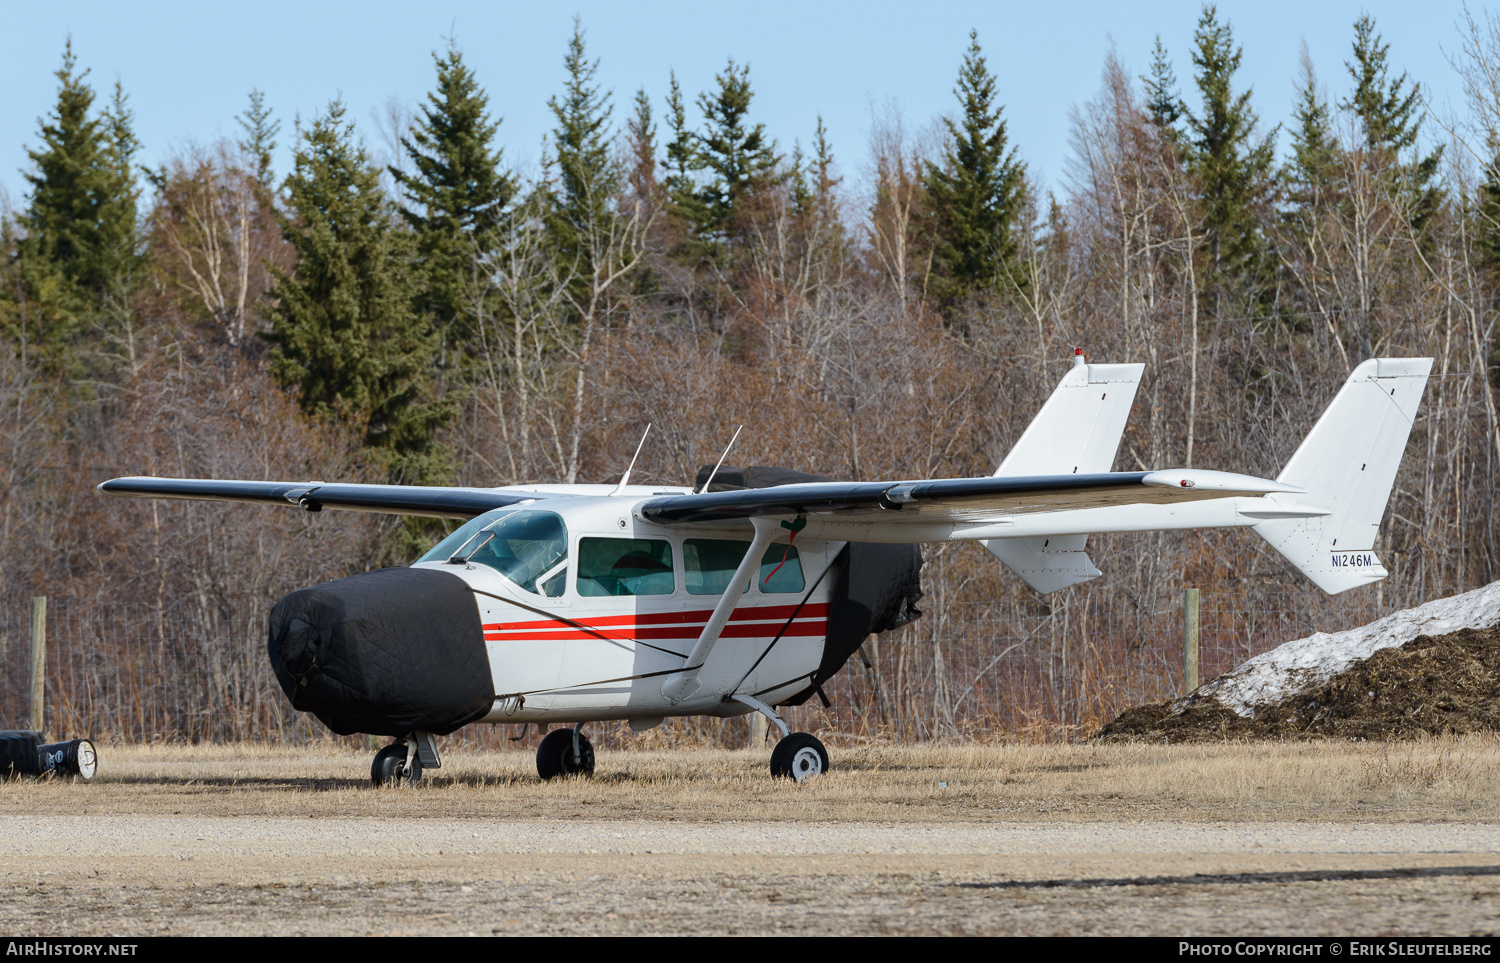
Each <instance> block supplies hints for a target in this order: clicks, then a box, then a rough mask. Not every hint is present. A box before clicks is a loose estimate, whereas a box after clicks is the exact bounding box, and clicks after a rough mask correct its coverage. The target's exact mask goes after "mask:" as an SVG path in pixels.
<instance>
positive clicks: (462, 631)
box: [99, 350, 1432, 784]
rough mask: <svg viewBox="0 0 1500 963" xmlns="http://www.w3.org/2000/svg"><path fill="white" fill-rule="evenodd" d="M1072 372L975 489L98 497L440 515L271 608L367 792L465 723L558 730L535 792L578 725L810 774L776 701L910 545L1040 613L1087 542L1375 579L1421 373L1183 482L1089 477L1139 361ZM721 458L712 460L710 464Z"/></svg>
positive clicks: (300, 676) (110, 488)
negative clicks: (1130, 538)
mask: <svg viewBox="0 0 1500 963" xmlns="http://www.w3.org/2000/svg"><path fill="white" fill-rule="evenodd" d="M1078 355H1079V356H1078V357H1077V358H1076V359H1075V364H1074V367H1073V368H1072V369H1071V370H1070V371H1069V372H1068V373H1067V375H1066V376H1065V377H1064V378H1063V379H1062V382H1061V383H1060V384H1059V385H1058V387H1057V389H1056V391H1054V392H1053V394H1052V396H1051V397H1050V398H1049V399H1048V401H1047V403H1046V404H1045V405H1044V406H1043V407H1042V410H1041V411H1040V412H1039V413H1038V415H1037V417H1036V419H1035V420H1034V421H1033V422H1032V423H1031V425H1030V426H1029V427H1028V428H1027V429H1026V431H1025V433H1023V434H1022V436H1021V438H1020V440H1019V441H1018V442H1017V443H1016V445H1015V448H1014V449H1012V450H1011V452H1010V453H1009V455H1007V456H1006V458H1005V460H1004V461H1003V462H1002V463H1001V465H1000V467H999V469H998V470H996V472H995V474H994V475H993V476H991V477H988V478H945V479H934V480H926V481H920V480H919V481H889V482H838V481H830V480H828V479H825V478H821V477H819V476H814V475H804V474H801V473H799V472H792V471H787V470H783V469H775V468H748V469H744V470H740V469H732V468H729V469H716V470H715V471H716V472H717V473H716V474H715V473H714V472H710V471H708V470H705V471H704V472H703V473H702V474H700V476H699V480H698V484H697V485H695V486H694V487H693V488H670V487H663V486H641V485H630V484H628V481H629V476H630V472H629V470H628V469H627V471H626V472H625V477H624V478H622V479H621V481H620V483H619V484H618V485H614V486H610V485H513V486H508V487H504V488H435V487H411V486H400V485H341V484H327V483H324V482H264V481H214V480H192V479H168V478H146V477H136V478H116V479H112V480H110V481H107V482H104V483H103V484H101V485H100V486H99V489H100V490H101V491H104V492H108V493H110V494H115V495H126V496H130V497H136V498H182V499H209V500H217V501H234V502H258V503H265V504H279V505H290V506H300V507H301V508H303V509H305V510H307V511H314V512H316V511H321V510H323V509H325V508H327V509H337V510H345V511H369V512H389V513H396V514H408V515H426V516H434V517H438V518H455V519H462V520H463V521H464V524H463V525H461V526H460V527H459V528H458V529H457V530H456V531H454V532H453V533H452V534H451V535H449V536H448V537H447V538H445V539H443V540H442V541H441V542H439V543H438V544H437V545H436V546H435V547H434V548H433V549H432V550H431V551H430V552H428V553H427V554H426V555H424V556H422V558H421V559H419V560H418V561H417V562H416V563H415V564H413V565H412V566H411V567H410V568H393V569H381V570H378V571H373V572H366V573H364V574H362V575H355V576H352V577H350V578H345V579H340V580H338V581H333V582H326V583H323V584H321V585H317V586H314V587H312V588H308V589H303V590H301V591H298V592H293V593H292V594H291V595H288V596H286V597H285V598H283V599H282V600H281V601H280V602H278V603H277V604H276V606H275V608H274V609H273V611H272V613H271V618H270V632H269V640H268V642H269V650H270V658H271V666H272V668H273V670H274V671H275V673H276V677H277V679H278V681H279V682H280V684H281V686H282V688H283V689H284V690H285V692H286V694H287V697H288V698H289V699H290V700H291V703H292V705H293V707H295V708H296V709H299V710H301V711H304V712H311V713H313V714H314V715H316V716H317V717H318V718H319V719H320V720H322V722H323V723H324V724H325V725H327V726H328V727H329V728H330V729H332V730H333V731H334V732H337V733H340V734H345V735H347V734H352V733H358V732H363V733H370V734H375V735H388V736H393V737H395V741H394V742H393V743H392V744H391V745H388V746H386V747H385V748H384V749H382V750H380V752H379V753H378V754H377V755H376V757H375V760H374V763H373V765H372V767H371V775H372V778H373V779H374V781H375V782H376V783H377V784H384V783H388V782H399V781H405V782H415V781H416V780H417V779H419V778H420V777H421V773H422V770H423V769H424V768H433V767H436V766H440V765H441V760H440V758H439V755H438V752H437V745H436V742H435V739H434V737H435V736H438V735H446V734H448V733H451V732H453V731H455V730H457V729H458V728H460V727H462V726H464V725H467V724H469V723H472V722H490V723H528V722H535V723H537V725H538V729H539V730H540V731H543V732H545V731H546V729H547V728H548V727H549V726H551V725H552V724H554V723H568V724H571V725H572V728H565V729H558V730H555V731H553V732H551V733H549V734H547V735H546V737H545V738H544V739H543V740H542V742H541V745H540V746H539V748H538V750H537V771H538V773H539V774H540V775H541V776H542V778H544V779H546V778H551V777H553V776H556V775H560V774H566V773H589V772H592V771H593V768H594V752H593V749H592V747H591V746H590V745H589V742H588V740H587V739H585V738H584V737H583V735H582V732H581V731H580V730H581V728H582V726H581V724H582V723H586V722H593V721H599V720H618V719H624V720H628V721H629V723H630V726H631V728H633V729H635V730H638V731H639V730H644V729H649V728H651V727H653V726H655V725H658V724H660V723H661V721H662V720H663V719H664V718H665V717H667V716H682V715H712V716H737V715H743V714H746V713H749V712H759V713H761V714H762V715H764V716H766V718H767V719H769V720H770V721H771V723H772V724H774V725H775V726H776V727H777V728H778V729H779V730H780V732H781V739H780V741H779V742H778V743H777V745H776V746H775V749H774V750H773V752H772V754H771V772H772V773H773V774H774V775H778V776H783V775H784V776H791V777H793V778H795V779H799V780H800V779H803V778H805V777H808V776H812V775H817V774H819V773H821V772H824V771H826V770H827V769H828V765H829V763H828V753H827V750H826V749H825V748H824V746H823V745H822V743H821V742H819V741H818V740H817V739H816V738H814V737H813V736H812V735H809V734H807V733H800V732H798V733H792V732H789V731H788V729H787V726H786V724H785V723H784V722H783V721H782V719H781V717H780V716H779V715H778V714H777V713H776V710H775V708H774V707H775V706H778V705H795V704H800V703H801V702H803V701H805V700H806V699H807V698H808V697H809V696H811V695H812V694H818V695H819V696H821V695H822V689H821V686H822V684H823V682H824V681H825V680H827V679H828V678H829V677H831V676H832V675H833V674H834V673H835V672H837V671H838V670H839V669H840V668H841V667H842V666H843V664H844V662H845V661H846V660H847V659H848V658H849V656H850V655H851V654H852V653H853V652H854V651H855V649H857V648H858V647H859V645H860V644H861V643H862V642H863V641H864V639H865V637H866V636H867V635H869V634H870V633H872V632H881V631H886V630H889V629H892V628H895V627H897V626H900V625H904V624H906V623H907V622H910V621H912V620H913V619H915V618H917V617H918V615H919V614H920V613H919V612H918V611H917V609H916V608H915V603H916V602H917V600H918V599H919V598H920V597H921V594H922V593H921V588H920V578H919V573H920V568H921V564H922V557H921V551H920V548H919V544H918V543H921V542H944V541H955V540H976V541H980V542H981V543H982V544H983V545H984V546H985V547H986V548H987V549H988V550H989V551H990V552H992V553H993V554H994V555H995V556H996V557H997V558H999V559H1000V561H1001V562H1003V563H1004V564H1005V565H1006V566H1007V567H1009V568H1010V569H1011V571H1013V572H1015V573H1016V574H1017V575H1018V576H1020V577H1021V578H1022V579H1023V580H1025V582H1026V583H1027V584H1028V585H1030V586H1031V587H1032V588H1034V589H1035V590H1037V591H1038V592H1042V593H1049V592H1055V591H1057V590H1058V589H1061V588H1065V587H1067V586H1069V585H1074V584H1077V583H1079V582H1083V581H1087V580H1088V579H1091V578H1094V577H1096V576H1098V575H1099V574H1100V572H1099V570H1098V569H1097V568H1095V567H1094V565H1093V563H1092V562H1091V561H1090V560H1089V557H1088V555H1087V554H1085V551H1084V547H1085V546H1084V542H1085V539H1086V538H1087V537H1088V535H1089V534H1091V533H1096V532H1139V531H1154V530H1164V529H1196V528H1229V527H1248V528H1251V529H1253V530H1254V531H1255V532H1256V533H1257V534H1259V535H1260V536H1262V537H1263V538H1265V539H1266V540H1267V541H1268V542H1269V543H1270V544H1271V546H1272V547H1273V548H1275V549H1276V551H1278V552H1279V553H1281V555H1283V556H1284V557H1285V558H1286V559H1287V561H1289V562H1291V564H1292V565H1293V566H1295V567H1296V568H1297V569H1298V570H1299V571H1301V572H1302V573H1303V574H1304V575H1306V576H1307V577H1308V578H1309V579H1311V580H1312V581H1313V582H1314V583H1316V584H1317V585H1318V586H1319V587H1320V588H1321V589H1323V590H1324V591H1325V592H1328V593H1338V592H1343V591H1345V590H1347V589H1351V588H1355V587H1356V586H1360V585H1365V584H1368V583H1370V582H1375V581H1378V580H1380V579H1382V578H1384V577H1385V576H1386V574H1387V573H1386V570H1385V568H1384V567H1383V566H1382V565H1381V564H1380V561H1379V560H1378V559H1377V558H1376V557H1375V555H1374V553H1373V552H1372V551H1371V549H1372V548H1373V545H1374V538H1375V534H1376V532H1377V529H1378V527H1379V524H1380V519H1381V515H1382V514H1383V513H1384V511H1385V505H1386V502H1387V500H1388V498H1389V495H1390V491H1391V486H1392V484H1393V482H1394V479H1395V476H1396V470H1397V468H1398V467H1399V465H1400V462H1401V456H1402V452H1403V450H1404V449H1405V446H1406V441H1407V437H1408V435H1409V433H1410V431H1411V426H1412V420H1413V418H1414V417H1415V415H1416V412H1417V407H1418V405H1419V403H1420V401H1421V397H1422V392H1423V389H1424V387H1425V385H1426V382H1427V376H1428V372H1429V371H1430V370H1431V367H1432V361H1431V359H1428V358H1381V359H1372V360H1369V361H1366V362H1364V363H1363V364H1361V365H1359V366H1358V367H1357V368H1355V370H1354V372H1353V373H1352V374H1351V375H1350V376H1349V379H1348V381H1347V382H1346V383H1345V384H1344V386H1343V388H1342V389H1341V390H1340V391H1339V393H1338V395H1337V396H1336V397H1335V398H1334V400H1333V402H1332V404H1330V405H1329V406H1328V408H1327V410H1326V411H1325V412H1324V413H1323V416H1322V417H1321V418H1320V419H1319V420H1318V423H1317V424H1316V425H1315V426H1314V427H1313V430H1312V431H1311V432H1310V433H1309V434H1308V436H1307V437H1306V439H1304V440H1303V442H1302V444H1301V446H1300V447H1299V448H1298V449H1297V451H1296V453H1295V454H1293V456H1292V458H1291V460H1290V461H1289V462H1288V463H1287V465H1286V467H1285V469H1284V470H1283V471H1282V472H1281V474H1280V475H1279V476H1278V477H1277V478H1276V480H1274V481H1271V480H1268V479H1263V478H1254V477H1251V476H1248V475H1238V474H1231V473H1227V472H1218V471H1203V470H1198V469H1173V470H1164V471H1138V472H1111V471H1110V467H1111V464H1112V463H1113V461H1114V457H1115V450H1116V448H1117V447H1118V446H1119V442H1120V437H1121V434H1122V433H1123V431H1124V427H1125V421H1126V418H1127V416H1128V415H1129V413H1130V407H1131V404H1132V402H1133V400H1134V398H1135V392H1136V387H1137V386H1138V384H1139V382H1140V377H1141V371H1142V366H1141V365H1138V364H1107V365H1100V364H1086V363H1084V359H1083V357H1082V351H1081V350H1080V351H1079V352H1078ZM721 461H722V459H721Z"/></svg>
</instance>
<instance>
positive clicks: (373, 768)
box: [370, 742, 422, 786]
mask: <svg viewBox="0 0 1500 963" xmlns="http://www.w3.org/2000/svg"><path fill="white" fill-rule="evenodd" d="M421 778H422V760H421V758H420V757H414V758H413V759H412V761H411V771H410V772H408V771H407V767H406V744H405V743H400V742H393V743H391V744H390V745H388V746H386V747H385V748H384V749H382V750H380V751H379V752H377V753H375V761H374V762H372V763H370V781H371V782H373V783H374V784H375V785H377V786H396V785H400V784H402V783H406V784H410V785H415V784H416V783H417V782H418V781H420V780H421Z"/></svg>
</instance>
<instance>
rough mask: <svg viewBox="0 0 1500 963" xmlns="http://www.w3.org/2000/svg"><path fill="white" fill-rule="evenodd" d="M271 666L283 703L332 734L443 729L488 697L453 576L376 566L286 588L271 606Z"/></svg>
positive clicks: (487, 681) (474, 633) (483, 660)
mask: <svg viewBox="0 0 1500 963" xmlns="http://www.w3.org/2000/svg"><path fill="white" fill-rule="evenodd" d="M268 648H269V653H270V657H271V668H272V670H273V671H275V673H276V679H277V681H279V682H280V683H281V688H282V690H283V691H284V692H285V693H286V694H287V698H288V699H290V700H291V702H292V706H293V708H296V709H299V710H301V711H304V712H311V713H313V714H314V715H316V716H317V717H318V719H319V720H321V721H322V723H323V724H324V725H326V726H327V727H328V728H330V729H332V730H333V731H334V732H336V733H339V734H340V735H350V734H352V733H356V732H366V733H370V734H372V735H386V736H406V735H409V734H410V733H412V732H418V731H420V732H431V733H435V734H437V735H446V734H447V733H450V732H452V731H454V730H455V729H458V728H459V727H460V726H463V725H465V724H467V723H470V722H473V721H474V720H475V719H478V718H479V717H480V716H483V715H484V714H485V713H486V712H488V711H489V709H490V706H491V705H493V703H494V701H495V688H494V682H493V680H492V678H491V675H490V663H489V656H488V654H487V653H486V651H485V645H484V632H483V629H482V628H481V626H480V621H479V607H478V606H477V605H476V604H475V601H474V594H473V592H471V591H470V590H469V586H468V585H467V584H466V583H465V582H464V580H463V579H461V578H459V577H458V576H456V575H453V574H451V573H448V572H442V571H436V570H433V569H413V568H386V569H379V570H377V571H374V572H365V573H364V574H362V575H355V576H352V577H350V578H346V579H339V580H338V581H334V582H324V583H323V584H322V585H315V586H313V587H312V588H307V589H302V590H301V591H299V592H293V593H292V594H290V595H288V596H286V597H285V598H283V599H282V600H281V601H279V602H277V603H276V607H275V608H273V609H272V610H271V621H270V632H269V637H268Z"/></svg>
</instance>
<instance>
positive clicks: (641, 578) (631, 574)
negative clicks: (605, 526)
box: [578, 538, 677, 597]
mask: <svg viewBox="0 0 1500 963" xmlns="http://www.w3.org/2000/svg"><path fill="white" fill-rule="evenodd" d="M676 587H677V576H676V575H675V574H674V572H673V569H672V543H671V542H669V541H667V540H666V539H662V538H581V539H579V540H578V594H579V595H582V596H586V597H600V596H610V595H671V594H672V592H673V591H675V590H676Z"/></svg>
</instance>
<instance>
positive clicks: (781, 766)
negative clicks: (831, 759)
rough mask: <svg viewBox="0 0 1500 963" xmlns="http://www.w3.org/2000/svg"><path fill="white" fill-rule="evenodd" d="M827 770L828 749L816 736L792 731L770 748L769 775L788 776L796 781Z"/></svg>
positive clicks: (819, 774) (818, 774)
mask: <svg viewBox="0 0 1500 963" xmlns="http://www.w3.org/2000/svg"><path fill="white" fill-rule="evenodd" d="M827 771H828V750H827V749H825V748H823V743H821V742H819V741H818V739H817V737H816V736H812V735H809V734H808V733H806V732H793V733H791V734H790V735H788V736H786V737H785V738H783V739H782V740H781V741H780V742H778V743H776V748H775V749H772V750H771V775H773V776H777V777H782V776H785V777H788V778H790V779H794V780H796V781H797V782H801V781H802V780H804V779H811V778H812V777H813V776H821V775H823V773H825V772H827Z"/></svg>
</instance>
